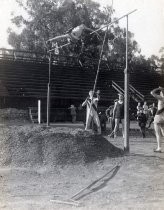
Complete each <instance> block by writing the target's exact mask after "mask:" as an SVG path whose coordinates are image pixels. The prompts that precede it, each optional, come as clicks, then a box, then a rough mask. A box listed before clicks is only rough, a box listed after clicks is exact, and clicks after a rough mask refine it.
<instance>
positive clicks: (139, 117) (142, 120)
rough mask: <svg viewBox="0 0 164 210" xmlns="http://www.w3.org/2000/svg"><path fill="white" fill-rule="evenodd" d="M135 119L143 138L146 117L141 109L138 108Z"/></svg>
mask: <svg viewBox="0 0 164 210" xmlns="http://www.w3.org/2000/svg"><path fill="white" fill-rule="evenodd" d="M137 120H138V125H139V127H140V131H141V133H142V137H143V138H145V133H146V123H147V118H146V115H145V114H144V110H143V109H140V111H139V113H138V114H137Z"/></svg>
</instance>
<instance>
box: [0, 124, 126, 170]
mask: <svg viewBox="0 0 164 210" xmlns="http://www.w3.org/2000/svg"><path fill="white" fill-rule="evenodd" d="M120 155H123V151H122V150H121V149H119V148H117V147H115V146H113V145H112V144H111V143H110V142H108V141H107V140H106V139H105V138H103V137H102V136H96V135H94V134H92V133H91V132H87V131H84V130H82V129H72V128H67V127H57V128H55V127H50V128H47V127H43V126H39V125H33V124H30V125H23V126H3V128H2V129H1V137H0V166H9V165H12V166H21V167H30V166H43V165H49V166H55V165H59V164H61V165H62V164H64V165H66V164H79V163H81V164H85V163H88V162H93V161H96V160H101V159H104V158H106V157H118V156H120Z"/></svg>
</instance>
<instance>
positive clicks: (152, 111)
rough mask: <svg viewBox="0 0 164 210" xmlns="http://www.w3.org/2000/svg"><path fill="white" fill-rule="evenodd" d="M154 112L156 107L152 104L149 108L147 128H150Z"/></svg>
mask: <svg viewBox="0 0 164 210" xmlns="http://www.w3.org/2000/svg"><path fill="white" fill-rule="evenodd" d="M156 112H157V107H156V106H155V103H153V104H152V105H150V106H149V117H150V121H149V125H148V128H150V126H151V124H152V122H153V121H154V117H155V114H156Z"/></svg>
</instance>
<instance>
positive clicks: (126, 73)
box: [124, 15, 129, 152]
mask: <svg viewBox="0 0 164 210" xmlns="http://www.w3.org/2000/svg"><path fill="white" fill-rule="evenodd" d="M126 21H127V25H126V67H125V70H124V94H125V98H124V104H125V105H124V114H125V116H124V151H125V152H129V69H128V15H127V16H126Z"/></svg>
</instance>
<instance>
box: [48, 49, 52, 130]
mask: <svg viewBox="0 0 164 210" xmlns="http://www.w3.org/2000/svg"><path fill="white" fill-rule="evenodd" d="M49 53H50V54H49V77H48V85H47V127H48V126H49V125H50V99H51V65H52V52H49Z"/></svg>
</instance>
